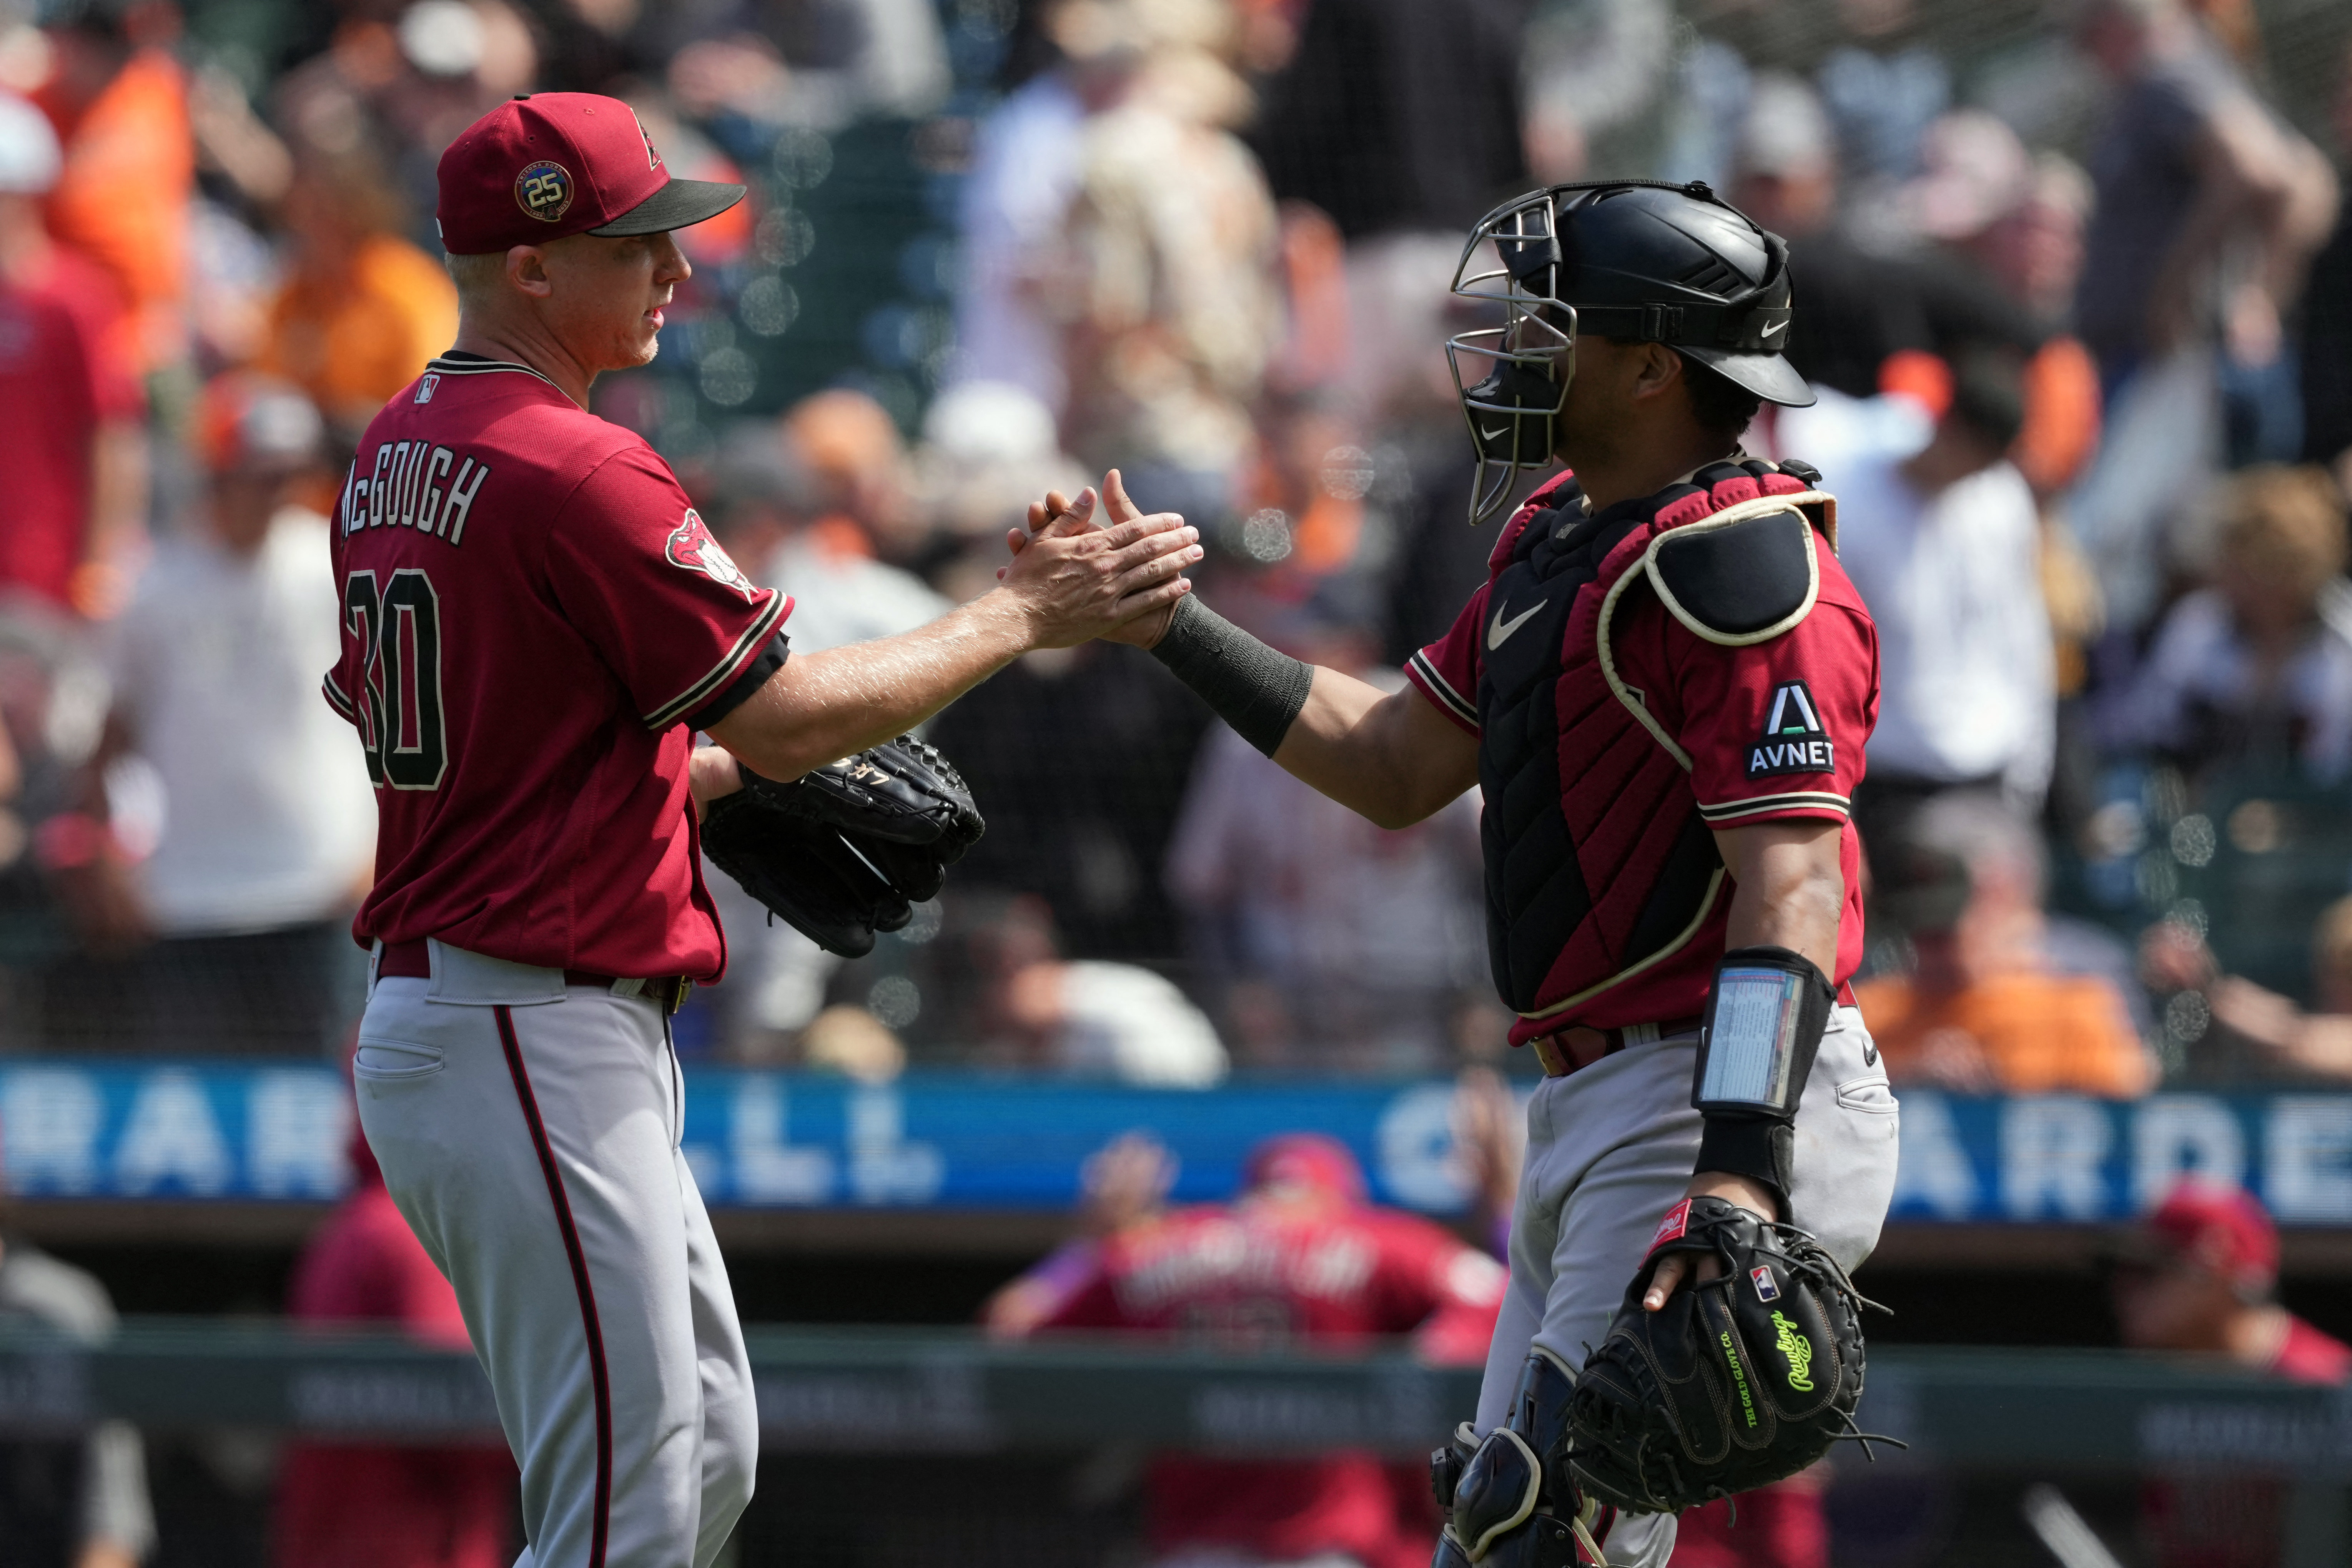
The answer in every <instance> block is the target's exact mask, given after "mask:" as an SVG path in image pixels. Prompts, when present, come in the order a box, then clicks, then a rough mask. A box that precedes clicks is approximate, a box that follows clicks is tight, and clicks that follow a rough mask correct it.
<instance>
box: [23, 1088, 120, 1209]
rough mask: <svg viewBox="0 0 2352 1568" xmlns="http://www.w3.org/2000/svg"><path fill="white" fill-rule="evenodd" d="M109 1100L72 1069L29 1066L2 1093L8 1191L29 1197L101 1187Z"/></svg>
mask: <svg viewBox="0 0 2352 1568" xmlns="http://www.w3.org/2000/svg"><path fill="white" fill-rule="evenodd" d="M105 1127H106V1096H105V1095H103V1094H101V1093H100V1092H99V1088H98V1081H97V1080H96V1079H93V1078H91V1077H90V1076H89V1074H88V1073H86V1072H75V1071H73V1070H72V1069H71V1068H19V1069H18V1070H16V1071H15V1072H11V1073H10V1074H8V1078H7V1088H6V1089H5V1090H0V1157H5V1159H6V1161H7V1162H8V1190H9V1191H10V1192H13V1193H16V1194H19V1195H21V1196H25V1197H35V1196H38V1195H40V1194H44V1193H86V1192H89V1190H90V1189H91V1188H93V1187H95V1186H97V1185H98V1135H99V1133H100V1132H101V1131H104V1130H105Z"/></svg>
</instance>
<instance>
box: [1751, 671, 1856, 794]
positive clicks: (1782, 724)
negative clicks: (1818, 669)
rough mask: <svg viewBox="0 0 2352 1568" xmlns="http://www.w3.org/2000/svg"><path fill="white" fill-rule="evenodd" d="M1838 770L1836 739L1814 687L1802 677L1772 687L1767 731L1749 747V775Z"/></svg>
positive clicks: (1766, 712) (1830, 771)
mask: <svg viewBox="0 0 2352 1568" xmlns="http://www.w3.org/2000/svg"><path fill="white" fill-rule="evenodd" d="M1836 771H1837V742H1834V741H1832V740H1831V739H1830V735H1829V731H1828V729H1827V728H1826V727H1825V726H1824V725H1823V724H1822V710H1821V709H1820V707H1819V706H1818V705H1817V704H1815V702H1814V701H1813V693H1812V689H1811V687H1808V686H1807V685H1806V684H1805V683H1804V682H1803V681H1801V680H1784V681H1782V682H1781V683H1780V685H1778V686H1776V687H1774V688H1773V689H1772V699H1771V700H1770V701H1769V702H1768V703H1766V704H1765V706H1764V732H1763V733H1762V734H1761V735H1759V736H1758V737H1757V738H1756V741H1755V742H1754V743H1753V744H1752V745H1750V746H1749V747H1748V777H1749V778H1751V779H1768V778H1771V777H1773V776H1774V775H1776V774H1780V773H1834V772H1836Z"/></svg>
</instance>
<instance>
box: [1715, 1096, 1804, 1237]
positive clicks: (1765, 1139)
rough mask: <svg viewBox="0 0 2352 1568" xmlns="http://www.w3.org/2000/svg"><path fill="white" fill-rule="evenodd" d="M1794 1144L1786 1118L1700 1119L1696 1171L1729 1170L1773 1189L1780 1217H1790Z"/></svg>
mask: <svg viewBox="0 0 2352 1568" xmlns="http://www.w3.org/2000/svg"><path fill="white" fill-rule="evenodd" d="M1796 1147H1797V1130H1796V1128H1795V1127H1793V1126H1792V1125H1790V1123H1789V1122H1786V1121H1773V1120H1772V1119H1770V1118H1769V1117H1763V1116H1732V1115H1728V1114H1726V1113H1723V1112H1717V1113H1715V1114H1713V1115H1708V1116H1702V1117H1701V1118H1700V1119H1699V1134H1698V1158H1697V1159H1696V1161H1694V1162H1693V1163H1692V1164H1691V1170H1692V1171H1693V1172H1694V1173H1696V1172H1699V1171H1728V1172H1730V1173H1732V1174H1733V1175H1735V1176H1745V1177H1747V1178H1748V1180H1749V1181H1751V1182H1761V1183H1762V1184H1764V1185H1766V1186H1768V1187H1769V1188H1771V1189H1772V1195H1773V1196H1774V1197H1775V1198H1777V1199H1778V1200H1779V1201H1780V1217H1781V1218H1782V1219H1787V1218H1788V1217H1789V1186H1790V1182H1791V1180H1792V1179H1793V1173H1792V1171H1791V1169H1790V1166H1791V1164H1792V1163H1793V1161H1794V1157H1795V1154H1796Z"/></svg>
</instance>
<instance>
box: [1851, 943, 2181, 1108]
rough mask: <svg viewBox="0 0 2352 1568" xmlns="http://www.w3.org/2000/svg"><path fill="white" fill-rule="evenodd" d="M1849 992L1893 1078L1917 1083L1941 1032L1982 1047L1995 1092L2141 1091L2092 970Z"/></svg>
mask: <svg viewBox="0 0 2352 1568" xmlns="http://www.w3.org/2000/svg"><path fill="white" fill-rule="evenodd" d="M1853 993H1854V1000H1855V1002H1856V1003H1857V1004H1858V1005H1860V1006H1861V1008H1862V1016H1863V1019H1864V1022H1865V1023H1867V1024H1868V1025H1869V1026H1870V1034H1871V1037H1872V1038H1873V1039H1874V1040H1876V1041H1877V1042H1878V1048H1879V1050H1880V1051H1882V1052H1884V1053H1885V1057H1886V1071H1887V1075H1888V1076H1889V1077H1890V1078H1892V1079H1894V1080H1895V1082H1896V1083H1898V1084H1899V1083H1901V1082H1903V1081H1904V1079H1906V1077H1908V1078H1910V1079H1912V1080H1913V1081H1915V1082H1916V1081H1917V1079H1918V1078H1919V1076H1920V1074H1919V1072H1918V1070H1917V1068H1918V1065H1919V1061H1920V1058H1921V1056H1922V1053H1923V1050H1924V1049H1925V1047H1927V1042H1928V1039H1929V1037H1931V1036H1933V1035H1935V1034H1937V1032H1938V1031H1941V1030H1946V1029H1949V1030H1954V1031H1957V1032H1958V1033H1959V1034H1962V1035H1966V1036H1968V1037H1969V1038H1970V1039H1973V1040H1974V1041H1975V1042H1976V1043H1977V1044H1978V1045H1979V1047H1982V1048H1983V1051H1984V1054H1985V1058H1986V1059H1987V1061H1988V1062H1990V1065H1991V1068H1992V1071H1993V1075H1994V1077H1995V1078H1996V1079H1998V1080H1999V1082H2000V1089H2001V1091H2002V1092H2003V1093H2007V1094H2053V1093H2061V1092H2072V1093H2076V1094H2100V1095H2110V1096H2114V1097H2116V1098H2126V1097H2129V1096H2132V1095H2137V1094H2144V1093H2146V1092H2147V1089H2148V1083H2149V1078H2150V1072H2149V1066H2148V1060H2147V1052H2146V1051H2145V1050H2143V1049H2142V1048H2141V1047H2140V1041H2139V1037H2138V1035H2137V1034H2136V1033H2135V1032H2134V1031H2133V1029H2132V1026H2131V1017H2130V1015H2129V1014H2127V1013H2126V1011H2125V1009H2124V1003H2123V998H2122V997H2120V996H2118V995H2116V992H2115V988H2114V987H2113V986H2112V985H2110V984H2108V983H2107V982H2105V981H2104V980H2101V979H2098V978H2096V977H2095V976H2091V975H2077V974H2035V973H2015V974H1999V975H1993V976H1990V977H1989V978H1987V979H1984V980H1979V981H1978V982H1977V983H1975V984H1972V985H1969V986H1966V987H1963V988H1962V989H1960V990H1958V991H1953V992H1948V993H1943V994H1930V993H1927V992H1926V991H1924V990H1923V989H1922V988H1921V987H1920V986H1919V985H1918V984H1917V983H1916V982H1915V981H1913V980H1911V979H1909V978H1908V977H1888V976H1881V977H1879V978H1877V979H1875V980H1865V981H1864V982H1862V983H1861V984H1857V985H1856V986H1854V988H1853Z"/></svg>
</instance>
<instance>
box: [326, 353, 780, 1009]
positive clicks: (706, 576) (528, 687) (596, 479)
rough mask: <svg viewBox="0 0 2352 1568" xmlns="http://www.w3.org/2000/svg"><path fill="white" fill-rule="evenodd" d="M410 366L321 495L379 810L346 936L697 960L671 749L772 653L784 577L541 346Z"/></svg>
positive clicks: (703, 930)
mask: <svg viewBox="0 0 2352 1568" xmlns="http://www.w3.org/2000/svg"><path fill="white" fill-rule="evenodd" d="M426 376H427V377H429V378H431V379H432V381H433V389H432V392H431V395H429V396H427V395H424V393H425V380H424V379H420V380H419V381H418V382H417V383H416V384H414V385H412V386H411V387H410V388H409V389H408V390H406V391H404V392H403V393H401V394H399V395H396V396H394V398H393V400H392V401H391V402H390V403H389V404H387V405H385V406H384V409H383V412H382V413H380V414H378V415H377V416H376V417H375V419H374V421H373V423H372V424H370V425H369V426H368V429H367V433H366V435H365V436H364V437H362V439H361V442H360V447H359V456H358V458H357V460H356V461H355V462H354V463H353V464H352V471H351V473H350V475H349V477H348V478H347V479H345V481H344V485H343V493H342V498H341V502H340V504H339V506H338V508H337V519H336V528H335V532H334V540H333V549H334V561H335V576H336V581H337V583H338V584H339V585H340V587H341V595H342V647H341V657H340V658H338V659H337V661H336V664H335V668H333V669H332V670H331V671H329V672H328V675H327V678H326V683H325V688H324V689H325V694H326V698H327V700H328V702H329V703H330V704H331V705H332V706H333V708H334V709H335V710H336V711H337V712H339V713H341V715H342V716H343V717H344V718H345V719H347V720H349V721H351V722H352V726H353V728H354V729H356V730H357V731H358V732H359V740H360V743H361V745H362V747H363V748H364V749H365V751H366V753H367V763H368V772H369V776H370V777H371V778H372V779H373V781H374V783H375V785H376V805H377V818H378V833H377V840H376V879H375V885H374V888H373V890H372V891H371V892H370V893H369V895H368V899H367V901H366V903H365V904H363V905H362V907H361V910H360V912H359V916H358V918H357V919H356V920H355V921H353V923H352V934H353V935H354V936H355V937H356V938H357V939H358V940H359V941H360V942H362V943H363V944H364V943H367V942H374V941H383V942H413V941H416V940H419V939H421V938H425V937H428V936H429V937H438V938H440V939H441V940H442V941H444V942H448V943H451V944H453V945H455V946H457V947H461V948H464V949H467V951H469V952H479V953H486V954H488V955H489V956H491V957H494V958H503V959H508V960H510V961H512V962H515V963H530V964H537V965H541V966H542V967H547V968H559V969H578V970H587V971H590V972H593V973H602V974H614V975H624V976H643V977H659V976H664V975H672V974H686V975H691V976H694V977H696V978H698V979H709V978H713V977H716V976H717V975H718V974H719V973H720V971H721V970H722V969H723V967H724V965H725V963H726V947H725V942H724V941H723V939H722V937H721V935H720V932H719V921H718V916H717V912H716V910H715V909H714V907H713V906H712V904H711V901H710V895H709V891H708V890H707V889H705V888H704V887H703V885H702V877H701V870H700V855H699V853H698V847H697V841H696V830H695V824H694V810H693V804H692V801H691V799H690V797H689V795H688V788H687V760H688V753H689V752H690V750H691V745H692V734H693V731H694V729H696V728H700V727H706V726H708V725H709V724H711V723H715V722H717V721H718V720H719V718H720V717H722V716H723V715H724V714H725V713H726V712H728V711H730V710H731V709H732V707H733V705H734V704H735V703H736V702H740V700H742V699H743V698H744V697H747V696H749V695H750V693H751V690H752V689H756V687H757V686H758V684H759V683H760V682H761V680H763V679H765V678H766V676H767V675H768V674H769V673H770V672H772V670H773V669H774V668H776V666H777V665H778V664H780V663H781V662H782V647H781V642H782V639H781V638H780V637H778V636H777V632H778V628H779V627H780V626H781V625H782V622H783V619H784V617H785V616H786V615H787V614H789V613H790V611H791V608H792V601H791V600H790V599H789V598H788V597H787V596H786V595H782V594H780V593H778V592H776V591H775V590H773V589H772V588H762V587H759V586H757V585H756V584H752V583H751V581H750V580H749V579H748V578H746V577H744V576H743V574H741V573H740V571H739V570H737V569H736V568H735V566H734V564H733V563H732V562H730V561H727V559H726V552H725V551H724V550H723V549H722V548H721V547H720V546H719V542H718V541H716V540H715V539H712V538H710V537H709V533H708V531H707V530H705V529H703V527H702V524H701V520H700V519H699V518H698V517H697V516H696V514H695V512H694V510H693V508H692V506H691V505H690V504H689V503H688V500H687V496H686V492H685V491H684V490H682V489H679V488H678V484H677V479H676V478H675V477H673V476H672V475H671V473H670V471H669V468H668V465H667V464H666V463H664V462H663V461H662V460H661V458H659V457H658V456H656V454H655V453H654V451H653V449H652V448H651V447H647V446H646V443H645V442H644V441H643V440H641V439H640V438H639V437H636V436H635V434H633V433H632V432H630V431H628V430H625V429H623V428H621V427H620V426H616V425H612V424H608V423H606V422H605V421H604V420H602V419H599V418H597V417H595V416H593V415H591V414H589V413H588V412H586V411H585V410H584V409H582V408H581V407H579V406H578V405H575V404H573V403H572V400H571V399H570V398H568V397H566V396H565V395H563V393H562V391H561V390H559V389H558V388H557V387H556V385H555V384H553V383H552V382H551V381H549V380H547V379H546V378H545V377H543V376H541V375H540V374H538V373H537V372H536V371H533V370H531V369H530V368H529V367H527V366H524V365H520V364H509V363H499V362H493V361H488V360H480V359H475V358H472V357H470V356H466V355H459V354H450V355H445V356H444V357H442V358H440V359H437V360H436V361H434V362H433V363H432V365H431V366H430V367H429V369H428V370H427V372H426ZM681 537H683V538H687V539H690V540H691V541H692V542H693V543H694V548H693V549H692V550H691V551H681V550H679V549H678V548H677V547H676V543H675V542H676V541H677V540H678V539H680V538H681Z"/></svg>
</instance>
